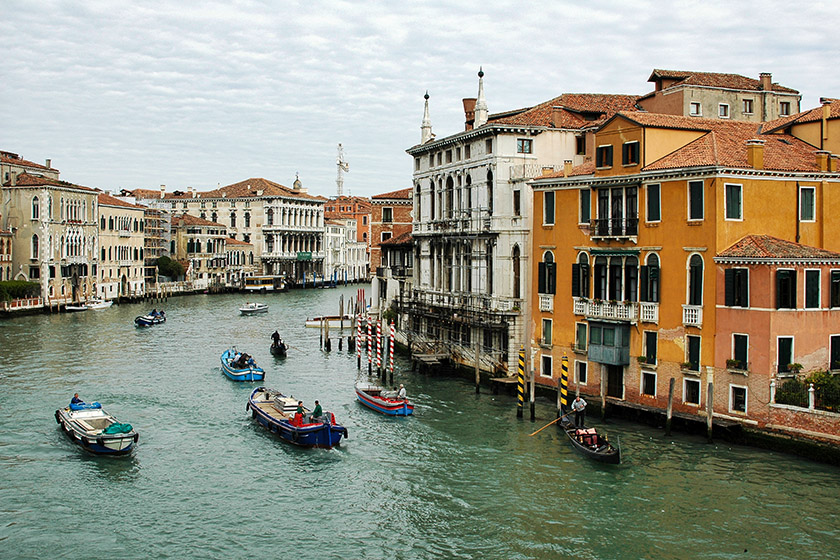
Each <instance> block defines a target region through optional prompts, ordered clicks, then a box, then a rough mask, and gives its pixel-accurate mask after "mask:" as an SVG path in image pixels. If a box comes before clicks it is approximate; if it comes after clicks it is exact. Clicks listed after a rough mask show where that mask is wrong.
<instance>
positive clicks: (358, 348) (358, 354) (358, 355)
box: [356, 304, 362, 369]
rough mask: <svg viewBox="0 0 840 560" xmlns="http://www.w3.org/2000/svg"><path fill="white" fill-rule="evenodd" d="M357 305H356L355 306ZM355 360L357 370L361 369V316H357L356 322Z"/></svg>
mask: <svg viewBox="0 0 840 560" xmlns="http://www.w3.org/2000/svg"><path fill="white" fill-rule="evenodd" d="M357 305H358V304H357ZM356 359H357V361H358V365H359V369H362V314H361V313H359V314H358V318H357V320H356Z"/></svg>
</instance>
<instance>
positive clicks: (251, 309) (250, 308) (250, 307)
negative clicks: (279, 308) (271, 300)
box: [239, 302, 268, 315]
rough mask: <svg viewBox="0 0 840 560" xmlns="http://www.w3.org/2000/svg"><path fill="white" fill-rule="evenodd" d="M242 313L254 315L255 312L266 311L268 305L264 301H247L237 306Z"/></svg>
mask: <svg viewBox="0 0 840 560" xmlns="http://www.w3.org/2000/svg"><path fill="white" fill-rule="evenodd" d="M239 312H240V313H242V314H243V315H255V314H257V313H268V306H267V305H266V304H264V303H256V302H248V303H246V304H245V305H243V306H242V307H240V308H239Z"/></svg>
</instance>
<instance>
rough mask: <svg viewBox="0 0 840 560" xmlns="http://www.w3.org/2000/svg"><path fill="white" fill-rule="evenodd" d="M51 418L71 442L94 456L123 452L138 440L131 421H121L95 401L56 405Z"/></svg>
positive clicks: (131, 447)
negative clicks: (56, 407) (59, 406)
mask: <svg viewBox="0 0 840 560" xmlns="http://www.w3.org/2000/svg"><path fill="white" fill-rule="evenodd" d="M55 421H56V422H58V425H59V426H61V429H62V430H63V431H64V433H65V434H67V437H68V438H70V440H71V441H72V442H73V443H75V444H76V445H79V446H80V447H82V448H83V449H85V450H87V451H90V452H91V453H95V454H97V455H127V454H129V453H131V452H132V450H133V449H134V446H135V444H136V443H137V440H138V439H139V436H138V434H137V432H136V431H134V428H132V427H131V424H121V423H120V422H118V421H117V419H116V418H115V417H114V416H112V415H110V414H108V413H107V412H105V411H104V410H102V406H101V405H100V404H99V403H98V402H93V403H73V404H71V405H70V406H67V407H65V408H59V409H58V410H56V411H55Z"/></svg>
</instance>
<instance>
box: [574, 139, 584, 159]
mask: <svg viewBox="0 0 840 560" xmlns="http://www.w3.org/2000/svg"><path fill="white" fill-rule="evenodd" d="M575 154H576V155H579V156H584V155H586V137H585V136H576V137H575Z"/></svg>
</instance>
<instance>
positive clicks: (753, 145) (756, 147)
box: [747, 138, 764, 169]
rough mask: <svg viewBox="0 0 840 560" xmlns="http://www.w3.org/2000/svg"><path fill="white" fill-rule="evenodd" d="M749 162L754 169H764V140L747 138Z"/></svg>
mask: <svg viewBox="0 0 840 560" xmlns="http://www.w3.org/2000/svg"><path fill="white" fill-rule="evenodd" d="M747 164H748V165H749V166H750V167H752V168H754V169H764V140H761V139H759V138H751V139H750V140H747Z"/></svg>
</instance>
